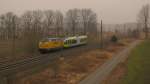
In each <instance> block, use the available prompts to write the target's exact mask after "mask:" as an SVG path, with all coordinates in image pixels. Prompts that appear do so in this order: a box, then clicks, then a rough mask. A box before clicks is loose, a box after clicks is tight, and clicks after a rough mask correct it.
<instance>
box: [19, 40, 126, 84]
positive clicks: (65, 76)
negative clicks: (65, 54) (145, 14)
mask: <svg viewBox="0 0 150 84" xmlns="http://www.w3.org/2000/svg"><path fill="white" fill-rule="evenodd" d="M124 46H125V45H124V44H121V43H120V44H115V45H114V44H113V45H111V46H109V47H108V48H107V49H104V50H100V49H97V50H92V51H89V52H86V53H82V54H81V55H80V56H76V57H75V56H74V57H75V58H72V59H67V58H66V59H64V60H57V61H56V64H57V65H52V66H50V67H49V68H48V69H46V70H44V71H42V72H40V73H38V74H34V75H32V76H30V77H26V78H23V79H21V80H19V81H18V83H16V84H77V83H78V82H79V81H80V80H82V79H83V78H84V77H86V76H87V75H88V74H89V73H91V72H93V71H94V70H95V69H96V68H97V67H99V66H101V65H102V64H103V63H104V62H105V61H106V60H108V59H110V58H112V56H113V55H114V54H116V53H117V52H119V51H120V50H121V49H123V48H124ZM54 66H55V68H56V67H57V70H56V69H54ZM55 71H56V72H57V74H55V75H56V76H54V73H55Z"/></svg>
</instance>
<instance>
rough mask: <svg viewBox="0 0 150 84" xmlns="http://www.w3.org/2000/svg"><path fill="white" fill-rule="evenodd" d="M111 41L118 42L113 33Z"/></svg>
mask: <svg viewBox="0 0 150 84" xmlns="http://www.w3.org/2000/svg"><path fill="white" fill-rule="evenodd" d="M111 42H113V43H117V42H118V38H117V36H116V35H113V36H112V37H111Z"/></svg>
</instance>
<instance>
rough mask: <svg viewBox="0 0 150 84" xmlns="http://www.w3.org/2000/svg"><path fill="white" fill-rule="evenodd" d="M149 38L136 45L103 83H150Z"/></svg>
mask: <svg viewBox="0 0 150 84" xmlns="http://www.w3.org/2000/svg"><path fill="white" fill-rule="evenodd" d="M149 50H150V40H147V41H144V42H143V43H141V44H140V45H138V46H137V47H136V48H135V49H133V51H132V52H131V54H130V55H129V58H128V60H126V61H125V62H122V63H120V64H119V65H118V66H117V67H116V68H115V69H114V70H113V71H112V73H111V74H110V75H109V76H108V77H107V78H106V79H105V80H104V81H103V84H150V79H149V78H150V76H149V74H150V72H149V71H150V67H149V65H150V61H149V59H150V52H149Z"/></svg>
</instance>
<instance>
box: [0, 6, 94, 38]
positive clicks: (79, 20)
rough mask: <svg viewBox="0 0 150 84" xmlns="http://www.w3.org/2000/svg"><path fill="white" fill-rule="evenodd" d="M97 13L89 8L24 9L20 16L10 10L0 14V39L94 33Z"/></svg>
mask: <svg viewBox="0 0 150 84" xmlns="http://www.w3.org/2000/svg"><path fill="white" fill-rule="evenodd" d="M96 30H97V15H96V13H95V12H93V11H92V10H91V9H70V10H68V11H67V12H66V14H65V15H63V13H62V12H60V11H53V10H46V11H41V10H35V11H26V12H25V13H23V14H22V15H21V16H17V15H16V14H14V13H12V12H8V13H6V14H2V15H0V37H1V39H11V38H13V37H14V36H15V38H23V37H32V36H34V37H35V38H37V37H45V36H51V35H56V36H60V35H77V34H87V33H94V32H95V31H96Z"/></svg>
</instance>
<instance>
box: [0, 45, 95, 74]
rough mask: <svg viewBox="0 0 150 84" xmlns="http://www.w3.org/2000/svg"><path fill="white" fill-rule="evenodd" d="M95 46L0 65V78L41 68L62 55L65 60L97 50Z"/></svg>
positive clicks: (65, 50) (40, 55)
mask: <svg viewBox="0 0 150 84" xmlns="http://www.w3.org/2000/svg"><path fill="white" fill-rule="evenodd" d="M97 47H98V46H97V44H94V45H90V44H89V45H86V46H80V47H75V48H70V49H64V50H61V51H57V52H51V53H47V54H39V56H34V57H32V58H27V59H23V60H19V61H17V62H13V63H2V64H1V65H0V76H7V75H10V74H15V73H18V72H20V71H23V70H27V69H31V68H34V67H37V66H41V65H43V64H46V63H50V62H52V61H54V60H55V59H57V58H58V57H59V56H61V55H63V56H64V57H65V58H67V57H70V56H73V55H76V54H80V53H82V52H85V51H88V50H91V49H95V48H97Z"/></svg>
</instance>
